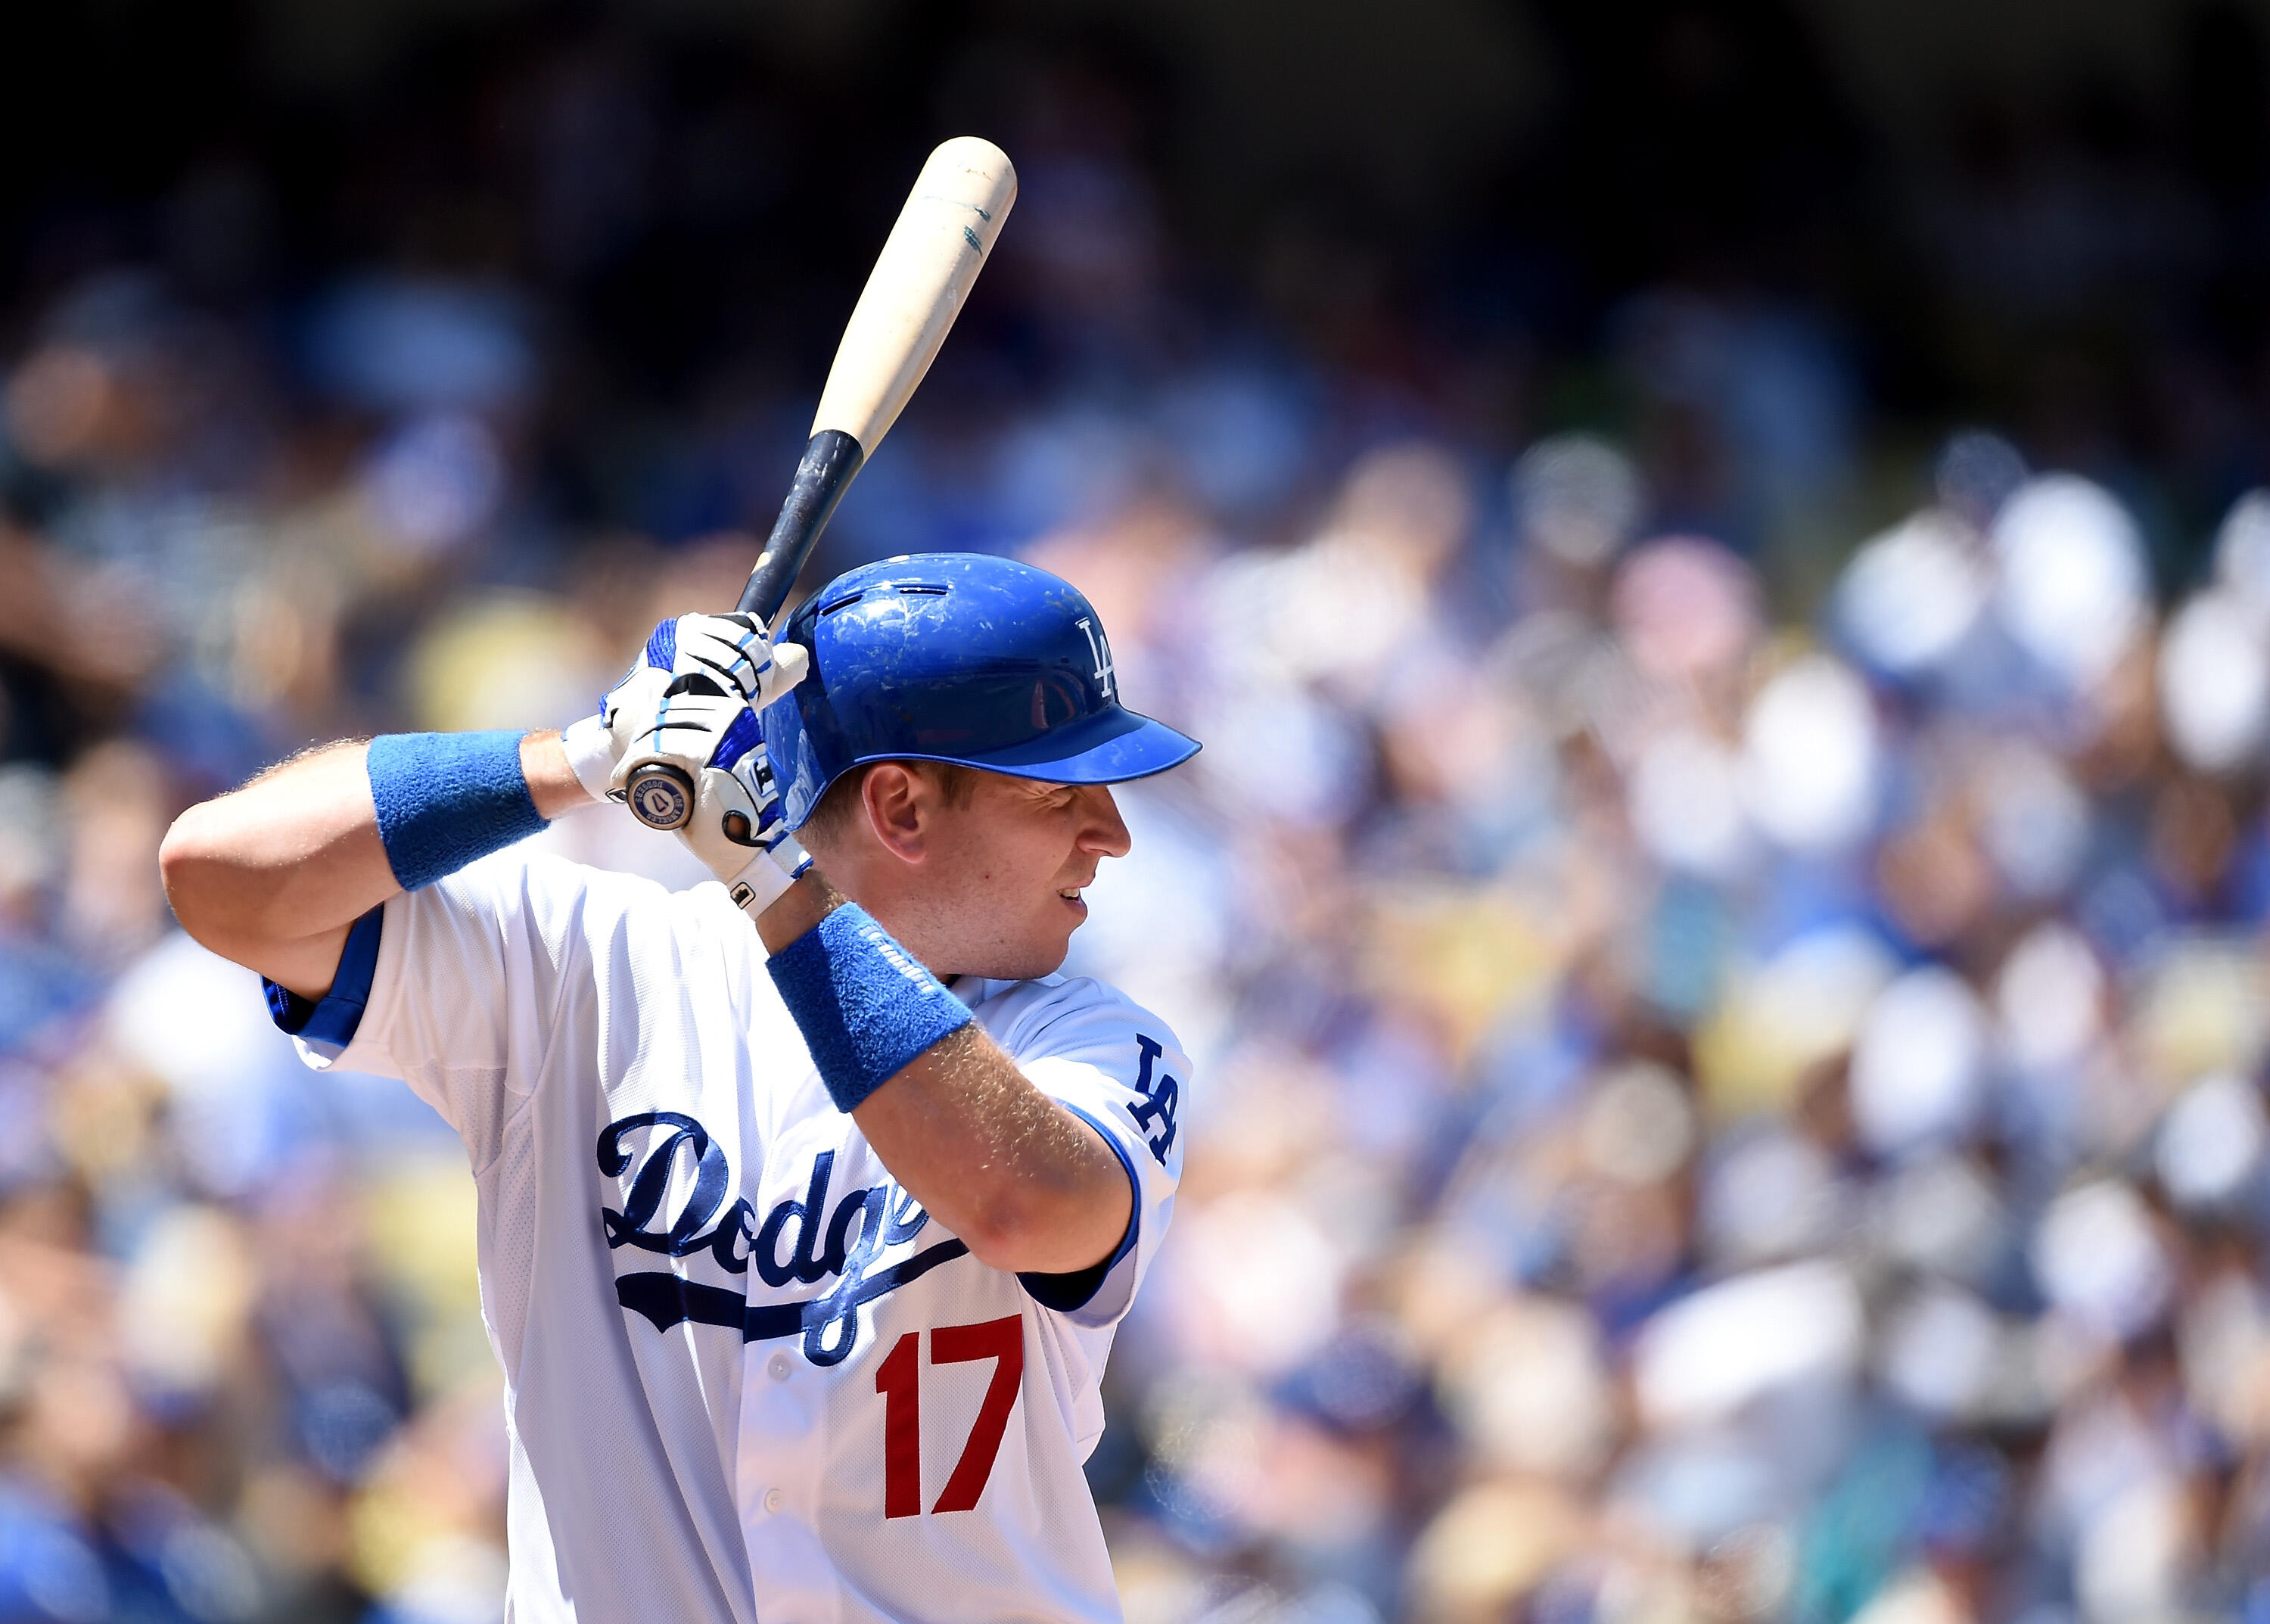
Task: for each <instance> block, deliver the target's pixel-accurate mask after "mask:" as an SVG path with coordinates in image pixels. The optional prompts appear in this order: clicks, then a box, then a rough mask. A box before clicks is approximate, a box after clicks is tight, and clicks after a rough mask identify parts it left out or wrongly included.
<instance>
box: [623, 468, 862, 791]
mask: <svg viewBox="0 0 2270 1624" xmlns="http://www.w3.org/2000/svg"><path fill="white" fill-rule="evenodd" d="M864 461H866V453H865V452H864V451H862V450H861V449H859V442H858V441H857V440H854V439H853V438H852V437H851V436H850V435H849V434H845V433H844V432H843V431H842V429H840V428H823V429H821V430H820V432H819V433H818V434H814V435H813V436H812V441H811V443H809V444H808V445H806V446H805V448H804V460H803V461H802V462H800V463H797V469H796V482H795V483H794V484H793V485H791V486H789V492H788V500H787V501H784V502H783V503H782V504H781V511H780V517H779V518H778V519H776V520H775V521H774V523H773V533H772V536H771V537H770V538H769V539H768V540H767V541H766V543H765V550H764V551H763V552H760V553H759V554H758V555H757V567H755V568H754V569H753V570H751V571H750V572H749V584H748V585H746V587H743V588H742V589H741V601H740V603H739V604H738V605H737V607H738V610H739V612H741V613H743V614H750V615H755V616H756V617H757V618H758V619H760V620H762V621H764V622H765V623H766V624H767V625H770V624H771V622H772V619H773V617H774V616H775V615H776V614H778V613H779V612H780V609H781V605H782V604H784V603H786V602H788V595H789V592H790V590H791V589H792V588H793V587H794V586H795V585H796V578H797V575H800V574H802V573H803V570H804V567H805V563H806V562H808V561H809V560H811V558H812V548H813V547H814V546H816V545H818V544H819V541H820V531H821V530H825V529H827V521H828V519H829V518H830V517H831V516H832V515H834V514H835V504H836V503H837V502H839V501H842V500H843V492H844V489H845V487H846V486H849V484H850V483H851V476H852V475H854V474H856V473H857V472H858V471H859V464H860V463H864ZM623 792H624V798H625V800H626V801H627V803H628V805H629V806H630V809H631V816H632V817H634V818H635V819H638V820H639V821H640V822H641V823H643V824H644V825H646V827H649V829H681V828H684V827H686V819H689V818H691V817H692V816H693V815H694V780H693V779H692V778H691V777H690V776H689V775H687V774H686V769H685V768H682V767H679V766H676V765H674V764H673V763H671V762H669V761H642V762H640V763H639V764H638V765H637V766H636V767H634V768H631V772H630V777H629V778H628V779H627V781H626V782H625V783H624V785H623Z"/></svg>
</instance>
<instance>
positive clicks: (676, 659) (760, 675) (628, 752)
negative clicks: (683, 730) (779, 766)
mask: <svg viewBox="0 0 2270 1624" xmlns="http://www.w3.org/2000/svg"><path fill="white" fill-rule="evenodd" d="M808 664H809V661H808V656H806V655H805V650H804V649H802V648H800V647H798V646H797V644H795V643H786V644H783V645H782V647H781V648H780V649H778V650H777V651H775V649H773V648H772V647H771V645H770V643H769V642H768V641H767V639H766V637H765V633H764V627H763V625H762V624H761V623H760V621H758V620H757V619H756V618H755V617H754V616H752V615H744V614H730V615H680V616H679V617H678V618H677V619H673V620H664V622H663V623H662V624H661V625H659V626H657V627H655V628H654V634H653V635H651V636H650V637H649V638H648V639H647V640H646V648H645V649H643V650H642V651H641V653H640V655H639V657H638V658H637V659H636V660H634V661H633V662H632V664H631V668H630V670H629V671H627V672H625V673H624V675H623V678H622V679H621V680H620V681H619V682H618V683H616V684H615V686H613V687H612V689H610V690H608V692H607V693H606V695H605V698H603V699H602V700H600V701H599V709H598V713H597V715H596V716H587V717H585V718H583V719H582V721H580V722H576V723H572V724H571V725H570V726H568V728H566V729H564V730H562V732H561V735H560V742H561V744H562V745H565V746H566V748H567V752H568V762H569V763H570V765H572V766H573V767H574V768H575V778H576V781H577V782H579V783H581V784H582V786H583V788H584V789H585V790H587V791H588V792H589V793H590V795H591V796H592V797H594V798H595V799H597V798H611V799H613V800H618V801H619V800H621V799H622V798H623V785H624V783H625V781H626V780H627V779H628V778H629V776H630V775H631V773H632V771H633V770H634V768H637V767H638V766H639V764H640V763H641V762H642V761H649V760H662V761H670V762H672V763H674V764H675V765H677V766H679V767H681V768H685V770H686V772H687V773H688V774H692V773H694V772H696V771H698V770H699V769H698V768H697V766H696V764H695V762H694V760H693V757H694V754H695V753H696V752H695V751H694V750H693V749H691V748H689V749H687V750H684V751H680V750H677V749H674V748H671V745H672V743H673V741H672V739H671V737H670V736H671V733H673V732H674V731H675V730H674V729H671V728H667V727H663V728H660V730H659V731H657V726H658V724H659V723H662V721H663V720H664V712H665V711H667V710H668V709H669V708H671V705H673V704H677V703H679V702H680V701H691V700H693V699H715V698H734V699H738V700H742V701H746V702H748V703H750V704H752V705H753V706H754V707H756V708H758V709H760V710H761V709H762V708H764V707H765V706H767V705H769V704H771V703H772V702H773V701H775V700H776V699H778V698H779V697H780V696H781V695H782V694H783V693H787V692H788V691H789V690H790V688H793V687H794V686H796V685H797V683H798V682H800V681H802V680H803V678H804V673H805V670H806V669H807V666H808ZM689 743H690V741H689Z"/></svg>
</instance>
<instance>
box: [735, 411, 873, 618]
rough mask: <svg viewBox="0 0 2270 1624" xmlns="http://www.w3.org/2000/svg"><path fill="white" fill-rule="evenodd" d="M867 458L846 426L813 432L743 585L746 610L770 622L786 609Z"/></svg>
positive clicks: (742, 595)
mask: <svg viewBox="0 0 2270 1624" xmlns="http://www.w3.org/2000/svg"><path fill="white" fill-rule="evenodd" d="M866 460H867V454H866V453H865V452H864V451H863V450H861V449H859V442H858V441H856V440H854V439H852V438H851V436H850V435H849V434H845V433H844V432H843V431H842V429H840V428H823V429H821V430H820V432H819V433H818V434H814V435H813V436H812V440H811V441H810V443H809V444H807V445H806V446H805V448H804V460H803V461H802V462H800V463H797V466H796V482H795V483H794V484H793V485H791V486H789V489H788V500H787V501H784V502H783V503H782V504H781V510H780V517H779V518H777V519H775V520H774V521H773V533H772V535H771V536H770V537H768V538H767V539H766V541H765V550H764V551H763V552H760V553H759V554H757V567H755V568H754V569H753V570H751V571H750V572H749V584H748V585H746V586H745V587H743V588H742V589H741V601H740V604H738V608H739V610H740V612H742V613H743V614H746V615H754V616H756V617H757V618H758V619H760V620H762V621H764V622H766V623H767V624H768V625H769V624H770V623H771V621H772V618H773V617H774V616H775V615H776V614H778V613H779V612H780V608H781V605H782V604H785V603H786V602H788V595H789V591H790V589H791V588H792V587H794V586H795V585H796V578H797V575H801V574H802V573H803V571H804V567H805V564H806V563H808V562H809V561H810V560H811V558H812V548H813V547H815V546H817V545H819V543H820V531H822V530H826V529H827V521H828V520H829V519H830V518H831V517H833V516H834V515H835V504H836V503H837V502H840V501H842V500H843V493H844V491H845V490H847V489H848V488H849V486H850V484H851V476H852V475H854V474H856V473H857V472H858V471H859V465H860V464H861V463H864V462H865V461H866Z"/></svg>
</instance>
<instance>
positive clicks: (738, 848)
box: [642, 645, 812, 919]
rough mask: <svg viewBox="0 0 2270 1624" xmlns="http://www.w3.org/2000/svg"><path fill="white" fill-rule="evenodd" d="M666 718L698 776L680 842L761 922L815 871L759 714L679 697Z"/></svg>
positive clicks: (722, 700) (682, 761)
mask: <svg viewBox="0 0 2270 1624" xmlns="http://www.w3.org/2000/svg"><path fill="white" fill-rule="evenodd" d="M791 646H793V645H791ZM785 652H787V651H786V650H785V649H783V653H785ZM796 652H797V653H798V654H802V653H803V652H804V651H803V650H802V649H797V650H796ZM663 714H664V716H666V718H667V725H668V728H669V730H670V736H671V747H670V755H669V757H668V759H669V760H673V761H675V762H677V763H679V765H681V766H683V767H685V768H686V769H687V770H689V771H691V772H693V774H694V815H693V816H692V817H691V818H688V819H686V824H685V827H682V828H680V829H679V831H678V838H679V840H681V841H684V842H686V849H687V850H689V851H691V852H692V853H693V854H694V856H697V857H699V858H701V861H702V863H703V864H705V865H706V866H707V867H708V870H709V871H710V872H711V873H713V874H715V875H716V877H717V878H718V879H721V880H723V881H724V884H725V890H726V893H727V894H729V895H730V896H731V898H732V899H733V902H734V905H735V906H736V907H738V908H741V909H743V910H744V911H745V912H746V913H747V914H748V916H750V917H751V918H752V919H753V918H755V917H756V916H758V915H759V914H761V913H763V912H764V911H765V909H766V908H769V907H771V906H772V904H773V901H775V899H776V898H777V897H778V896H779V895H780V894H781V893H782V892H783V891H786V890H787V889H788V888H789V886H790V885H791V884H792V883H794V881H795V879H796V878H797V875H799V874H801V873H803V872H804V871H805V870H806V869H808V868H810V867H811V866H812V859H811V857H810V856H807V855H805V849H804V848H803V847H802V846H801V845H799V844H797V839H796V837H795V836H794V835H792V834H790V833H789V832H788V823H787V820H786V819H785V817H784V815H783V809H782V806H781V797H780V789H779V786H778V785H777V784H775V782H774V781H773V770H772V763H771V760H770V759H769V758H768V756H767V755H766V753H765V741H764V736H763V734H762V733H761V732H760V730H759V729H758V726H757V713H756V712H755V711H754V710H753V709H752V708H750V707H749V705H748V703H747V701H743V700H738V699H734V698H731V697H729V696H725V695H716V696H711V695H704V694H679V695H676V696H674V697H673V698H672V699H671V701H670V705H669V708H668V709H667V711H666V712H664V713H663ZM642 748H644V746H642ZM697 761H698V763H699V765H698V766H697V765H696V762H697Z"/></svg>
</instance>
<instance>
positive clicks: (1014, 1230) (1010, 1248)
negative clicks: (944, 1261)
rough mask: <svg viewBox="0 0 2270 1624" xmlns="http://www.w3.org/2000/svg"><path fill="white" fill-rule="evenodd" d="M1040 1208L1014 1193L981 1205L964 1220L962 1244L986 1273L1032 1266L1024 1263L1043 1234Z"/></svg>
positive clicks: (1043, 1216) (1044, 1222)
mask: <svg viewBox="0 0 2270 1624" xmlns="http://www.w3.org/2000/svg"><path fill="white" fill-rule="evenodd" d="M1041 1208H1042V1203H1040V1202H1037V1201H1035V1200H1032V1199H1030V1198H1025V1197H1020V1196H1019V1195H1017V1194H1015V1193H1013V1192H1003V1193H1001V1194H999V1195H997V1196H995V1197H994V1198H991V1199H990V1200H987V1201H984V1202H983V1203H981V1204H980V1205H978V1206H976V1208H975V1209H974V1210H973V1211H972V1212H970V1213H969V1214H968V1216H967V1217H965V1218H964V1220H963V1221H962V1225H961V1231H960V1233H961V1240H962V1242H963V1243H964V1244H965V1245H967V1246H968V1248H969V1250H970V1255H971V1256H972V1257H976V1259H977V1261H978V1262H980V1263H982V1264H984V1265H985V1266H986V1267H987V1268H989V1269H1005V1270H1007V1271H1009V1272H1012V1273H1013V1272H1017V1271H1018V1270H1021V1269H1030V1268H1031V1267H1032V1266H1033V1265H1032V1264H1030V1263H1029V1262H1027V1257H1029V1256H1030V1254H1031V1253H1032V1251H1033V1250H1034V1246H1035V1242H1037V1241H1038V1240H1039V1239H1040V1238H1041V1236H1042V1234H1043V1233H1044V1231H1045V1227H1046V1221H1047V1220H1046V1218H1045V1215H1044V1214H1043V1213H1042V1211H1041Z"/></svg>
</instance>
